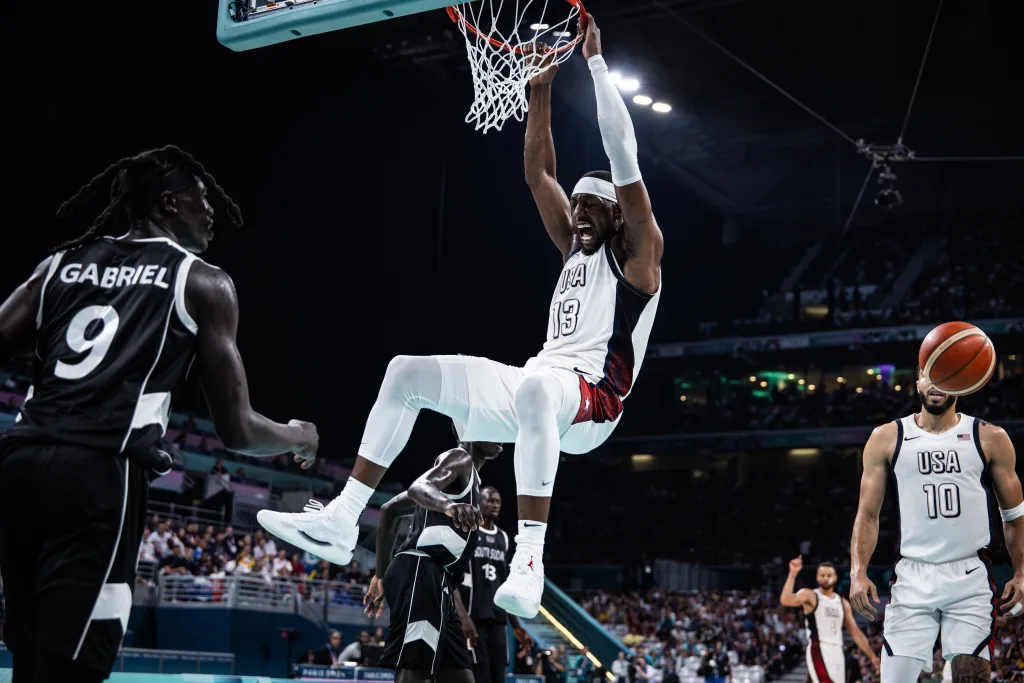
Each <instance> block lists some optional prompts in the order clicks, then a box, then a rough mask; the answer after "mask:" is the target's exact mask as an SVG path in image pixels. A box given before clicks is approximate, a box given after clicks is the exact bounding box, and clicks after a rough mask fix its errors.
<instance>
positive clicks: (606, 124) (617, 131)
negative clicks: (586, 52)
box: [587, 55, 642, 187]
mask: <svg viewBox="0 0 1024 683" xmlns="http://www.w3.org/2000/svg"><path fill="white" fill-rule="evenodd" d="M587 64H588V65H589V66H590V74H591V75H592V76H593V77H594V90H595V91H596V93H597V123H598V125H599V126H600V128H601V140H602V141H603V142H604V152H605V154H607V155H608V161H609V162H611V166H612V182H614V183H615V184H616V185H617V186H618V187H623V186H625V185H631V184H632V183H635V182H636V181H638V180H640V178H641V177H642V176H641V175H640V164H639V163H638V162H637V146H636V133H635V132H634V131H633V121H632V120H631V119H630V118H629V110H628V109H626V103H625V102H623V101H622V95H620V94H619V89H618V88H616V87H615V85H614V84H613V83H612V79H611V78H610V77H609V75H608V65H607V64H605V61H604V57H602V56H601V55H594V56H593V57H591V58H590V61H588V62H587Z"/></svg>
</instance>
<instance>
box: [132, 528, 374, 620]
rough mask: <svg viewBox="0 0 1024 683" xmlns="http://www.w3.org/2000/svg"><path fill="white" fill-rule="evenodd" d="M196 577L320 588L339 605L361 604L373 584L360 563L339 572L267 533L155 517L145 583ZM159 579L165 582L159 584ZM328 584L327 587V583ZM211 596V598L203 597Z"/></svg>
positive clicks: (145, 543)
mask: <svg viewBox="0 0 1024 683" xmlns="http://www.w3.org/2000/svg"><path fill="white" fill-rule="evenodd" d="M179 576H192V577H202V578H204V579H208V580H214V579H223V578H225V577H227V576H249V577H253V578H255V577H260V578H262V579H263V580H264V581H265V582H266V583H267V584H271V583H273V581H274V579H290V580H293V581H301V582H314V581H315V582H317V583H318V584H320V585H322V586H325V587H326V588H327V589H328V590H330V591H332V592H333V593H335V594H336V595H337V598H338V600H342V601H344V600H349V601H353V602H355V603H358V600H357V599H356V598H351V597H347V596H351V595H353V594H355V595H357V596H360V597H361V594H360V593H359V591H355V593H353V589H361V588H362V587H365V586H368V585H369V583H370V574H369V573H367V572H364V571H363V569H362V567H360V565H359V562H358V561H353V562H352V563H351V564H350V565H348V566H347V567H338V566H336V565H333V564H331V563H329V562H328V561H327V560H321V559H319V558H317V557H314V556H312V555H310V554H309V553H302V554H300V553H297V552H294V551H292V550H290V549H288V548H285V547H279V546H278V543H277V541H275V539H274V538H273V537H272V536H270V535H269V534H264V532H263V531H262V530H258V531H256V533H255V534H251V535H250V534H244V535H242V534H236V533H235V530H234V529H233V528H232V527H230V526H228V527H226V528H224V529H223V530H221V531H217V530H216V529H215V528H214V527H213V526H206V527H205V528H200V526H199V525H198V524H195V523H188V524H184V523H181V524H175V523H173V522H172V521H170V520H164V519H161V518H160V517H159V516H157V515H154V516H153V517H152V519H151V520H150V521H149V524H148V526H147V527H146V529H145V530H144V531H143V533H142V538H141V540H140V542H139V578H138V581H139V582H140V583H151V582H154V581H167V580H170V581H174V580H175V577H179ZM157 577H159V578H157ZM321 582H326V583H321ZM203 595H209V593H203Z"/></svg>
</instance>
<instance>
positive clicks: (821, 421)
mask: <svg viewBox="0 0 1024 683" xmlns="http://www.w3.org/2000/svg"><path fill="white" fill-rule="evenodd" d="M899 386H900V390H899V391H896V390H895V389H894V387H892V386H890V385H889V383H887V382H885V381H873V382H866V383H865V386H863V387H861V390H860V391H858V390H857V388H856V387H853V386H851V385H850V384H849V383H846V384H834V385H831V386H830V387H816V388H815V391H807V390H806V389H804V388H803V387H799V386H798V385H797V384H796V382H788V383H786V384H784V385H783V386H781V387H778V386H776V387H772V388H771V390H770V392H769V396H767V397H758V396H755V395H754V394H753V393H752V392H750V391H730V392H720V393H716V392H714V391H713V390H709V391H708V392H707V393H706V394H704V395H703V396H701V397H700V399H701V400H693V398H692V397H691V398H690V400H687V401H685V402H679V404H678V405H672V407H671V414H669V413H668V412H666V413H664V414H663V415H661V416H658V418H655V417H654V416H650V415H648V416H647V419H648V420H653V419H660V420H661V422H662V424H661V429H660V430H658V431H659V432H727V431H742V430H765V429H806V428H815V427H848V426H873V425H878V424H883V423H885V422H888V421H890V420H893V419H895V418H897V417H900V416H903V415H908V414H910V413H912V412H916V411H917V410H918V409H919V408H920V403H919V401H918V397H917V389H916V387H915V385H914V383H913V381H912V379H911V378H909V377H908V378H906V381H905V382H904V383H903V384H900V385H899ZM1022 407H1024V375H1010V376H1007V377H1004V378H1002V379H993V380H992V381H991V382H989V384H988V385H987V386H986V387H985V390H984V391H983V392H981V393H979V394H977V395H974V396H969V397H964V398H962V399H960V400H959V402H958V404H957V409H958V410H961V411H962V412H966V413H968V414H970V415H974V416H976V417H980V418H983V419H986V420H989V421H993V422H998V421H999V420H1000V419H1006V418H1013V419H1016V418H1017V417H1018V416H1020V415H1021V408H1022Z"/></svg>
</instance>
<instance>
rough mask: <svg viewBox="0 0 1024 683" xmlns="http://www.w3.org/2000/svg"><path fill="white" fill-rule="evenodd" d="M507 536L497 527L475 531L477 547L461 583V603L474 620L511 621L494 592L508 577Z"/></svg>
mask: <svg viewBox="0 0 1024 683" xmlns="http://www.w3.org/2000/svg"><path fill="white" fill-rule="evenodd" d="M508 554H509V547H508V535H507V534H506V533H505V532H504V531H502V530H501V529H499V528H498V527H494V529H492V530H491V531H488V530H487V529H482V528H481V529H477V530H476V549H475V550H474V551H473V558H472V560H471V561H470V564H469V566H468V567H467V568H466V574H465V576H464V578H463V580H462V585H461V586H459V591H460V592H461V593H462V603H463V604H464V605H465V606H466V609H467V610H468V611H469V616H470V617H472V618H473V621H485V620H486V621H497V622H500V623H502V624H505V623H508V615H507V614H506V613H505V610H503V609H501V608H500V607H498V606H497V605H495V604H494V593H495V591H497V590H498V586H500V585H501V584H503V583H505V579H507V578H508Z"/></svg>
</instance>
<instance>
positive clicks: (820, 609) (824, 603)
mask: <svg viewBox="0 0 1024 683" xmlns="http://www.w3.org/2000/svg"><path fill="white" fill-rule="evenodd" d="M814 595H815V596H816V597H817V598H818V604H816V605H815V606H814V611H813V612H811V613H810V614H807V615H805V616H804V620H805V621H806V622H807V638H808V640H810V641H811V642H812V643H828V644H829V645H838V646H840V647H842V645H843V598H842V596H841V595H839V594H838V593H833V594H832V597H831V598H827V597H825V594H824V593H822V592H821V591H820V590H818V589H817V588H815V589H814Z"/></svg>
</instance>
